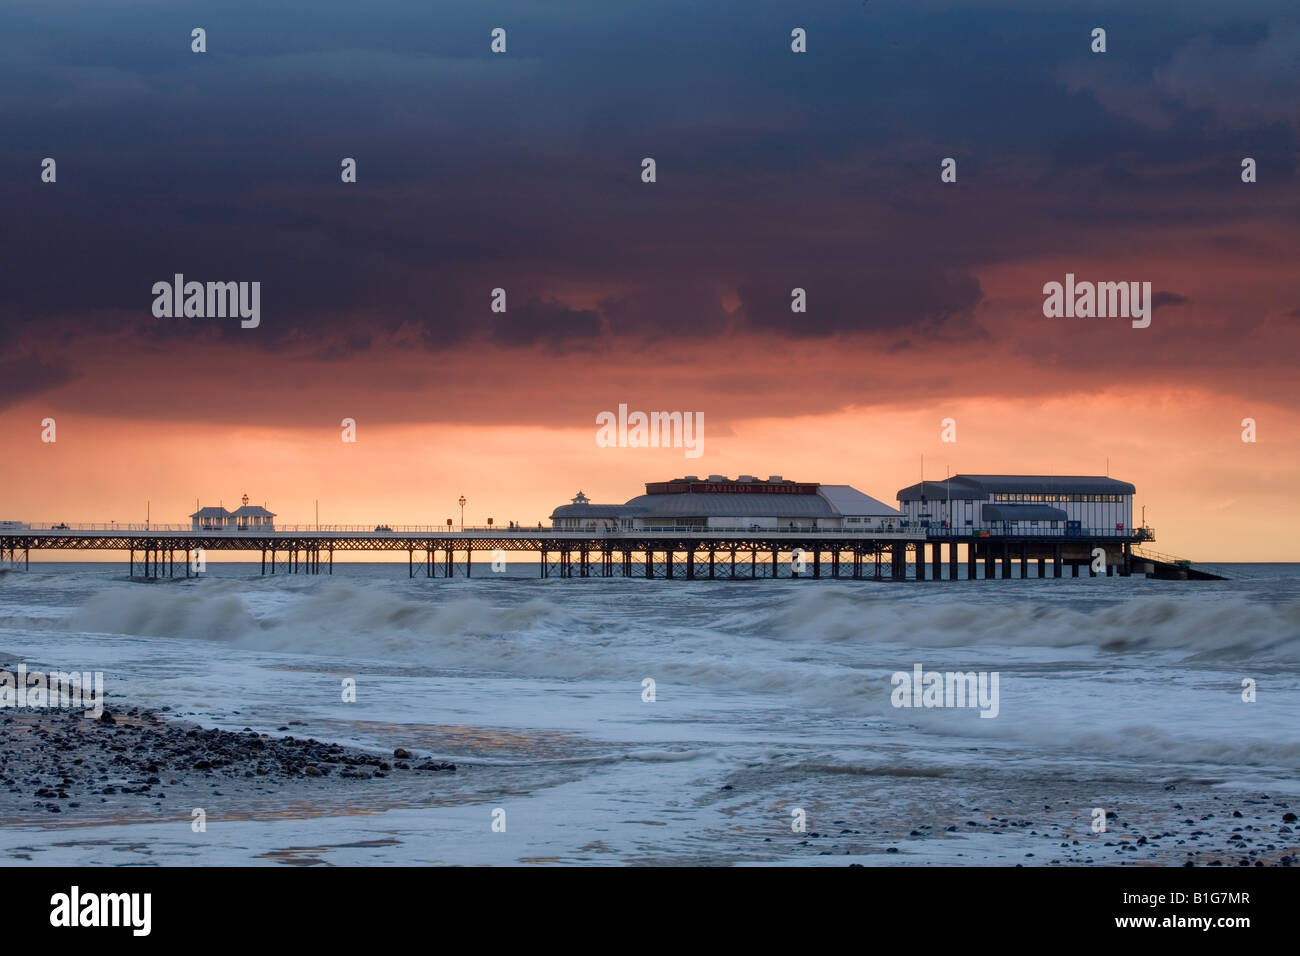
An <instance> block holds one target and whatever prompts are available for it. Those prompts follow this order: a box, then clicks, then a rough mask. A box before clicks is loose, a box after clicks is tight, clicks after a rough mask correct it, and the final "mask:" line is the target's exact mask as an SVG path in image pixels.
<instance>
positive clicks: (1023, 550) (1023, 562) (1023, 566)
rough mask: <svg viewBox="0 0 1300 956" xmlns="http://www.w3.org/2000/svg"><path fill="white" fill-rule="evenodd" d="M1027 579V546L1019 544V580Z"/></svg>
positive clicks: (1022, 543)
mask: <svg viewBox="0 0 1300 956" xmlns="http://www.w3.org/2000/svg"><path fill="white" fill-rule="evenodd" d="M1027 577H1029V545H1027V544H1025V543H1024V542H1021V544H1020V578H1021V580H1024V579H1025V578H1027Z"/></svg>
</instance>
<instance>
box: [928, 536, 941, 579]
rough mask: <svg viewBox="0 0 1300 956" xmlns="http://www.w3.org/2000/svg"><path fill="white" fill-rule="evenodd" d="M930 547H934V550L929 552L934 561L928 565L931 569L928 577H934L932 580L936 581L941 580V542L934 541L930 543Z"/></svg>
mask: <svg viewBox="0 0 1300 956" xmlns="http://www.w3.org/2000/svg"><path fill="white" fill-rule="evenodd" d="M932 547H933V548H934V551H933V553H932V554H931V558H932V559H933V561H934V563H933V564H932V565H931V566H930V571H931V574H930V577H932V578H934V580H936V581H942V580H943V542H942V541H936V542H935V543H934V544H933V545H932Z"/></svg>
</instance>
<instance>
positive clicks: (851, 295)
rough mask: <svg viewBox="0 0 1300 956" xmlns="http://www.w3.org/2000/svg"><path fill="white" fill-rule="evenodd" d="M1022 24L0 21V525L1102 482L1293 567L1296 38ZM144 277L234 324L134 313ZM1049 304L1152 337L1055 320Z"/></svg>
mask: <svg viewBox="0 0 1300 956" xmlns="http://www.w3.org/2000/svg"><path fill="white" fill-rule="evenodd" d="M1043 6H1044V5H1043V4H1042V3H1040V2H1038V0H1007V2H981V3H975V2H954V0H949V2H942V0H909V2H902V0H866V2H857V0H855V2H828V0H804V2H800V3H793V2H790V3H775V2H762V0H756V2H746V3H737V2H720V3H707V4H701V3H698V2H690V3H688V2H678V0H658V2H656V3H653V4H650V3H643V2H635V3H632V2H629V3H618V4H611V3H598V2H578V0H570V2H562V0H561V2H549V3H536V2H528V3H495V2H478V3H473V4H448V3H437V2H418V3H417V2H409V3H399V2H392V0H371V2H368V3H366V4H360V5H356V4H343V3H339V2H337V0H324V2H313V3H303V2H296V0H288V2H282V3H277V4H273V5H267V4H264V3H260V2H258V3H253V2H242V0H222V2H220V3H217V2H213V3H186V2H176V0H134V2H130V3H120V4H116V5H114V6H113V7H112V8H106V7H105V6H104V5H102V4H100V3H92V2H53V3H51V2H29V0H0V20H2V21H3V28H2V29H0V128H3V130H4V135H3V137H0V211H2V212H3V221H4V223H5V228H4V230H3V232H2V235H0V243H3V248H2V250H0V251H3V263H4V265H3V281H0V381H2V382H3V383H4V386H3V388H2V389H0V449H3V451H4V468H3V469H0V512H2V513H0V519H8V520H26V521H34V520H48V521H68V522H106V521H109V520H113V521H119V522H125V521H143V520H144V518H145V515H146V510H147V511H148V513H149V514H150V515H151V517H152V519H153V520H154V521H155V522H177V523H179V522H184V521H186V520H187V516H188V515H189V513H190V512H191V511H193V510H194V505H195V502H196V500H197V501H199V502H200V503H201V504H205V505H206V504H215V503H217V502H219V501H220V502H223V503H225V504H226V505H227V506H233V505H234V504H235V503H236V502H237V501H238V499H239V497H240V496H241V495H242V494H245V493H246V494H248V495H249V496H250V498H251V499H252V500H253V501H254V502H256V503H265V504H266V505H267V506H268V507H270V509H271V510H272V511H274V512H276V514H277V515H278V520H279V521H280V522H281V523H307V522H312V521H314V520H315V514H316V508H317V503H319V509H320V520H321V522H322V523H340V524H353V523H355V524H368V523H381V522H382V523H386V524H390V525H394V526H395V525H399V524H407V525H412V524H420V525H434V524H441V523H443V522H444V521H445V519H446V518H448V517H455V518H456V520H457V522H459V509H458V507H457V505H456V500H457V499H458V498H459V497H460V496H461V495H464V496H465V497H466V498H467V500H468V504H467V506H466V509H465V521H466V523H467V524H484V523H486V520H487V518H489V517H492V518H493V519H494V520H495V521H496V522H499V523H504V522H506V521H520V522H522V523H525V524H530V525H535V524H536V523H537V522H538V521H543V522H545V521H546V520H547V517H548V515H549V514H550V512H551V509H552V508H554V507H555V506H556V505H558V504H562V503H565V502H567V501H568V500H569V499H570V498H572V497H573V496H574V495H575V494H576V493H577V491H579V490H582V491H583V492H584V493H586V494H587V496H588V497H590V498H591V499H593V500H595V501H598V502H621V501H624V500H626V499H628V498H631V497H633V496H635V495H637V494H639V493H640V492H641V491H642V490H643V487H642V486H643V484H644V483H645V482H647V481H660V480H664V479H667V478H671V477H675V476H679V475H685V474H697V475H706V474H715V473H716V474H725V475H730V476H733V477H734V476H735V475H738V474H742V473H744V474H754V475H759V476H762V477H765V476H767V475H777V474H779V475H784V476H785V477H787V478H794V479H796V480H799V481H820V482H824V483H828V484H831V483H845V484H852V485H854V486H855V487H857V488H859V489H861V490H863V491H865V492H867V493H868V494H871V495H873V496H875V497H877V498H880V499H882V500H885V501H888V502H894V501H895V497H896V493H897V491H898V489H899V488H902V487H904V486H905V485H908V484H911V483H913V482H915V481H917V480H919V478H920V477H921V475H922V474H924V476H925V477H926V478H930V479H935V478H943V477H944V475H945V474H946V473H949V472H951V473H953V474H957V473H962V472H965V473H974V474H989V473H1026V474H1076V475H1084V474H1086V475H1092V474H1106V473H1109V474H1110V475H1111V476H1113V477H1117V478H1121V479H1123V480H1126V481H1131V482H1133V483H1134V484H1135V485H1136V486H1137V489H1138V493H1137V497H1136V499H1135V505H1136V506H1137V507H1136V510H1138V511H1139V512H1140V510H1141V508H1142V507H1145V509H1146V511H1145V515H1146V520H1147V522H1148V523H1149V524H1150V525H1151V526H1152V527H1154V528H1155V530H1156V534H1157V540H1156V543H1155V547H1156V548H1157V549H1159V550H1161V551H1165V552H1168V553H1173V554H1177V555H1183V556H1187V557H1191V558H1193V559H1197V560H1205V561H1210V560H1225V561H1231V560H1237V561H1268V560H1272V561H1283V560H1295V558H1296V552H1295V545H1294V541H1295V540H1296V537H1297V533H1298V532H1300V496H1297V495H1296V494H1294V489H1295V488H1296V487H1297V485H1298V484H1300V442H1298V441H1297V428H1298V426H1300V401H1298V399H1300V388H1298V387H1297V384H1296V377H1297V376H1296V356H1297V354H1298V353H1300V269H1298V268H1297V263H1300V178H1298V174H1297V161H1296V156H1297V140H1298V138H1300V15H1298V14H1297V8H1296V6H1295V4H1294V2H1292V0H1285V2H1273V0H1245V2H1238V3H1233V4H1224V3H1220V2H1208V0H1179V2H1173V0H1155V2H1148V3H1144V4H1141V5H1135V4H1132V3H1130V2H1127V0H1125V2H1101V0H1098V2H1072V0H1064V2H1058V3H1053V4H1051V5H1049V6H1050V9H1048V10H1044V9H1042V8H1043ZM195 27H202V28H203V29H204V30H205V31H206V44H207V49H206V52H203V53H195V52H193V51H192V49H191V43H192V40H191V31H192V30H193V29H194V28H195ZM498 27H499V28H502V29H504V30H505V31H506V51H505V52H504V53H493V52H492V50H491V48H490V45H491V39H492V38H491V33H492V30H493V29H494V28H498ZM1097 27H1101V28H1103V29H1105V31H1106V51H1105V52H1104V53H1094V52H1092V49H1091V46H1092V44H1093V37H1092V31H1093V30H1094V28H1097ZM795 28H802V29H803V30H805V31H806V37H807V52H805V53H795V52H793V51H792V49H791V42H792V41H791V31H792V30H793V29H795ZM47 157H49V158H53V159H54V160H55V161H56V164H57V165H56V179H55V181H54V182H43V181H42V160H43V159H45V158H47ZM345 157H350V158H353V159H355V160H356V170H357V176H356V182H346V183H345V182H343V181H342V179H341V175H340V169H341V165H340V164H341V162H342V160H343V159H344V158H345ZM647 157H650V158H653V159H654V160H655V164H656V168H655V173H656V178H655V181H654V182H644V181H643V177H642V161H643V160H644V159H645V158H647ZM948 157H951V158H953V159H955V160H956V173H957V175H956V181H955V182H944V181H942V179H941V175H940V173H941V162H942V160H944V159H945V158H948ZM1247 157H1249V158H1252V159H1253V160H1254V161H1255V167H1256V181H1255V182H1251V183H1245V182H1243V181H1242V161H1243V159H1244V158H1247ZM176 273H181V274H183V275H184V276H185V277H186V280H187V281H200V282H206V281H222V282H225V281H245V282H253V281H256V282H258V283H260V296H261V298H260V316H259V319H260V322H259V324H258V325H257V327H256V328H242V327H241V323H240V321H239V320H238V319H237V318H229V317H227V318H204V317H194V316H190V317H185V316H181V317H157V316H155V314H154V310H153V305H154V298H155V296H154V294H153V292H152V289H153V286H154V284H155V283H157V282H160V281H164V282H170V281H171V280H172V277H173V276H174V275H175V274H176ZM1067 273H1072V274H1074V275H1075V276H1076V277H1077V279H1078V280H1079V281H1095V282H1103V281H1123V282H1149V283H1151V287H1150V288H1151V295H1152V300H1153V303H1154V309H1153V312H1152V314H1151V323H1150V326H1149V327H1147V328H1134V327H1133V326H1132V323H1131V322H1130V321H1129V320H1128V319H1126V318H1064V317H1060V318H1048V317H1046V316H1045V315H1044V313H1043V302H1044V293H1043V286H1044V284H1045V283H1048V282H1053V281H1055V282H1064V281H1065V276H1066V274H1067ZM498 288H499V289H504V290H505V293H506V307H505V311H504V312H494V311H493V309H492V303H493V290H494V289H498ZM795 288H801V289H803V290H805V296H806V303H807V310H806V311H805V312H801V313H796V312H792V310H791V302H792V290H793V289H795ZM620 404H625V405H627V406H628V408H629V409H631V410H644V411H647V412H649V411H656V410H662V411H683V412H691V413H699V414H702V415H703V420H704V432H703V446H702V447H703V454H702V455H701V456H700V457H698V458H691V457H687V456H686V455H685V454H684V449H681V448H627V447H622V448H620V447H601V446H600V445H598V444H597V442H596V434H597V428H596V416H597V415H598V414H599V413H601V412H603V411H614V410H617V408H618V406H619V405H620ZM47 418H52V419H54V420H55V423H56V434H55V438H56V440H55V441H53V442H49V441H43V440H42V436H43V434H46V429H45V428H44V426H43V425H42V422H43V420H45V419H47ZM344 419H352V420H354V421H355V422H356V428H355V436H356V441H355V442H345V441H343V440H342V437H343V426H342V422H343V420H344ZM945 419H951V420H952V421H953V423H954V426H953V427H950V428H949V429H948V436H947V437H950V438H951V437H954V432H955V438H956V440H955V441H944V440H943V437H944V435H943V432H944V420H945ZM1245 419H1251V420H1253V422H1254V437H1255V441H1250V442H1248V441H1243V440H1242V437H1243V420H1245ZM922 462H924V464H922Z"/></svg>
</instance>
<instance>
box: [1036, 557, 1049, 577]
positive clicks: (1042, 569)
mask: <svg viewBox="0 0 1300 956" xmlns="http://www.w3.org/2000/svg"><path fill="white" fill-rule="evenodd" d="M1038 576H1039V577H1040V578H1045V577H1047V558H1044V557H1040V558H1039V559H1038Z"/></svg>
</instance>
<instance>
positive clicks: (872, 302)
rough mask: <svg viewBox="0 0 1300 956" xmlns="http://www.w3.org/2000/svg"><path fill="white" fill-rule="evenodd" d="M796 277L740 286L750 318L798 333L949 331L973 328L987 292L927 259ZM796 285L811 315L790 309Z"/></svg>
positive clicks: (753, 280) (820, 270)
mask: <svg viewBox="0 0 1300 956" xmlns="http://www.w3.org/2000/svg"><path fill="white" fill-rule="evenodd" d="M794 278H795V279H796V280H797V281H790V279H789V277H788V276H787V278H786V279H785V280H784V281H783V279H782V278H781V277H778V276H776V275H772V274H766V275H762V276H755V277H752V278H750V279H747V280H746V281H745V282H743V283H742V284H741V286H740V295H741V299H742V301H743V303H744V314H745V316H746V317H747V318H748V320H749V321H750V323H752V324H753V325H754V326H756V327H758V328H764V329H768V330H771V331H776V332H783V333H784V334H786V335H788V336H791V337H804V336H819V335H830V334H853V333H861V332H878V331H885V332H902V333H939V332H945V333H946V332H950V331H955V330H956V327H962V326H969V325H970V324H971V318H972V313H973V311H974V309H975V307H976V306H977V305H979V303H980V300H981V297H982V296H981V291H980V284H979V280H978V279H976V278H975V277H974V276H971V275H966V274H963V273H960V272H950V271H949V270H946V269H944V268H943V267H941V266H936V265H934V264H931V263H924V262H906V261H897V262H892V263H891V262H888V261H882V260H880V259H876V260H875V261H870V259H868V261H864V262H863V263H862V264H861V265H860V266H858V267H857V268H856V269H854V270H852V271H851V272H848V273H845V272H841V271H838V270H830V269H827V268H825V267H814V268H812V269H810V270H807V271H805V270H797V271H796V272H795V274H794ZM795 287H798V288H802V289H804V291H805V292H806V294H807V303H808V304H807V309H808V310H807V312H806V313H795V312H792V311H791V301H792V295H791V290H792V288H795Z"/></svg>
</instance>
